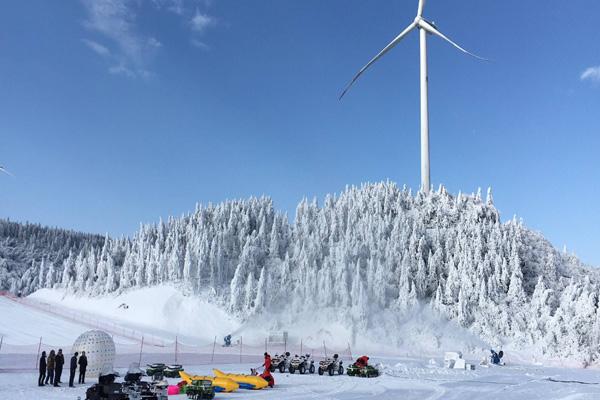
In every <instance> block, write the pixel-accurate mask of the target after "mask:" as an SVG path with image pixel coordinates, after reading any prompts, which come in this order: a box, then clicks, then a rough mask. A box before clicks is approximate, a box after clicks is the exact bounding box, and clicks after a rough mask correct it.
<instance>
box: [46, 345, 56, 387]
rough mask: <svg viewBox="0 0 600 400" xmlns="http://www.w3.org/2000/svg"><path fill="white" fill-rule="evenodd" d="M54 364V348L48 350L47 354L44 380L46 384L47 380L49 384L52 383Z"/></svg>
mask: <svg viewBox="0 0 600 400" xmlns="http://www.w3.org/2000/svg"><path fill="white" fill-rule="evenodd" d="M55 366H56V353H55V352H54V350H50V354H49V355H48V360H47V361H46V381H45V382H44V383H45V384H46V385H47V384H48V382H50V384H51V385H52V384H54V367H55Z"/></svg>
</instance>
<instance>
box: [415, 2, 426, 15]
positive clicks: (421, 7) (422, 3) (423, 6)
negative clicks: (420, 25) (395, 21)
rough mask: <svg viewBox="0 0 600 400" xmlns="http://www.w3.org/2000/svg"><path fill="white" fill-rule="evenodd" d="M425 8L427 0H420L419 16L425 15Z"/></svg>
mask: <svg viewBox="0 0 600 400" xmlns="http://www.w3.org/2000/svg"><path fill="white" fill-rule="evenodd" d="M423 8H425V0H419V9H418V10H417V17H420V16H422V15H423Z"/></svg>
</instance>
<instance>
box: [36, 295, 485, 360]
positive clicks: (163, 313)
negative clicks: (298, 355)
mask: <svg viewBox="0 0 600 400" xmlns="http://www.w3.org/2000/svg"><path fill="white" fill-rule="evenodd" d="M27 301H28V302H29V303H34V304H38V305H39V304H42V305H44V306H46V307H48V309H50V310H52V311H53V312H57V313H61V312H62V313H63V314H65V313H66V315H70V313H78V315H80V316H81V317H80V318H83V317H85V319H87V320H89V321H90V323H91V325H94V326H95V325H98V326H99V327H100V328H104V329H107V330H109V331H111V333H113V334H114V333H117V334H118V333H119V332H121V334H122V336H128V337H133V338H138V339H139V338H141V336H145V338H146V342H147V343H149V342H150V341H151V340H149V338H150V339H153V340H154V341H155V342H157V343H158V344H162V343H172V342H174V340H175V337H176V336H177V337H178V340H179V341H180V342H183V343H194V344H196V345H200V346H211V345H212V343H213V341H214V339H215V337H216V338H217V341H218V343H219V344H220V343H221V341H222V338H223V336H225V335H226V334H230V333H231V334H232V335H233V337H234V341H235V340H239V339H240V338H242V337H243V342H244V344H245V345H247V346H256V347H260V348H263V347H264V341H265V338H267V337H268V336H269V335H270V334H272V333H273V331H274V330H275V331H287V332H288V333H289V339H288V344H289V345H291V346H294V345H295V346H300V343H303V344H304V346H306V347H307V348H309V349H310V348H312V349H320V348H321V347H323V343H326V346H328V347H332V348H335V349H337V350H339V351H343V350H344V349H348V344H349V343H353V344H354V346H356V347H357V350H361V351H369V352H371V353H373V352H382V353H383V354H395V355H423V354H425V355H432V356H433V355H436V354H438V353H439V352H440V350H442V349H457V348H459V349H461V350H462V351H463V352H464V353H467V354H472V355H479V354H481V353H482V351H484V350H487V349H488V348H489V346H488V345H487V344H486V343H485V342H484V341H482V340H480V339H479V338H478V337H476V336H475V335H473V334H472V333H471V332H469V331H467V330H466V329H463V328H461V327H459V326H457V325H456V324H455V323H452V322H449V321H445V320H442V319H441V318H440V317H439V316H436V315H433V313H432V312H431V310H430V309H429V308H426V307H425V308H424V309H422V310H415V312H414V313H413V314H412V315H402V316H398V315H397V314H394V313H392V312H389V311H380V312H378V313H376V315H373V316H372V319H373V320H374V323H373V328H371V334H370V335H368V336H367V335H358V336H355V335H354V334H353V332H352V330H351V329H348V327H346V326H342V325H341V324H340V323H339V319H337V318H335V314H336V312H337V311H336V310H335V309H328V308H325V307H324V308H321V309H319V310H317V311H314V312H310V313H308V312H307V313H301V314H296V315H293V316H292V315H289V313H280V314H277V313H269V314H267V315H261V316H258V317H254V318H251V319H249V320H247V321H245V322H242V321H240V320H238V319H237V318H236V317H235V316H232V315H230V314H229V313H228V312H227V311H226V310H225V309H223V308H222V307H220V306H218V305H215V304H213V303H211V302H209V301H206V300H204V299H203V298H202V297H200V296H198V295H188V294H186V293H183V292H182V291H181V290H180V289H179V288H177V287H175V286H172V285H159V286H153V287H149V288H141V289H132V290H129V291H126V292H124V293H122V294H119V295H114V294H109V295H104V296H98V297H87V296H81V295H77V294H72V293H68V292H65V291H64V290H61V289H41V290H38V291H37V292H35V293H33V294H32V295H30V296H29V297H28V298H27ZM123 305H126V307H123ZM390 338H393V339H394V340H393V342H395V343H401V344H397V345H394V346H387V345H386V344H387V343H389V342H392V340H390Z"/></svg>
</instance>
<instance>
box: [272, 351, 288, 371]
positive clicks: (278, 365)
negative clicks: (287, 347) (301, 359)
mask: <svg viewBox="0 0 600 400" xmlns="http://www.w3.org/2000/svg"><path fill="white" fill-rule="evenodd" d="M290 361H291V358H290V352H289V351H286V352H285V354H282V355H279V354H275V356H274V357H273V358H271V368H270V370H271V372H275V370H278V371H279V372H281V373H284V372H285V370H286V369H289V367H290Z"/></svg>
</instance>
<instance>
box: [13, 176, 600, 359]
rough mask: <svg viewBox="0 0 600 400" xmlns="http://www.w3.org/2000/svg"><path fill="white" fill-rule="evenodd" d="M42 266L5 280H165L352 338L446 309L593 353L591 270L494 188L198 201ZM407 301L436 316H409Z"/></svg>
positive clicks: (559, 353)
mask: <svg viewBox="0 0 600 400" xmlns="http://www.w3.org/2000/svg"><path fill="white" fill-rule="evenodd" d="M45 268H46V265H45V264H41V265H39V264H35V265H34V266H33V267H32V268H31V269H29V270H28V271H27V273H26V274H25V275H26V276H24V278H23V279H22V280H21V281H20V282H16V283H15V282H13V287H14V289H22V290H31V289H32V287H33V286H35V285H33V284H32V277H35V276H39V277H40V279H38V286H39V287H62V288H65V289H66V290H68V291H71V292H75V293H85V294H88V295H92V296H94V295H100V294H106V293H109V294H110V293H121V292H124V293H126V291H127V290H130V289H131V288H142V287H152V286H155V285H159V284H163V283H167V282H169V283H176V284H177V285H181V286H183V287H184V288H185V289H186V290H189V291H190V292H191V293H194V294H197V295H199V298H203V299H209V300H210V301H211V302H212V303H214V304H218V305H219V306H220V307H222V308H223V309H226V310H227V311H228V312H229V313H231V314H233V315H235V316H237V317H238V318H240V319H241V320H244V321H254V320H257V321H264V324H263V325H262V326H261V328H262V329H280V328H281V325H289V324H294V323H296V326H299V329H301V326H302V325H303V321H307V320H308V321H310V320H311V319H314V318H315V317H314V313H315V310H319V311H318V313H319V316H318V317H317V318H316V319H321V320H326V321H327V326H330V327H334V329H335V332H338V333H335V332H334V333H332V335H338V334H339V332H341V333H342V334H344V335H347V336H349V337H350V338H351V340H352V342H354V343H356V342H360V340H362V339H361V338H364V337H367V338H368V340H369V341H376V342H383V343H386V344H389V345H390V346H403V345H408V344H409V343H410V341H419V340H415V339H414V338H415V337H416V338H418V337H419V330H421V331H422V332H425V333H426V334H425V335H423V339H422V340H421V341H426V343H425V344H424V346H425V347H429V346H430V345H431V343H428V342H427V341H430V340H432V341H434V342H435V341H436V340H438V341H442V342H443V341H444V338H446V337H447V335H446V332H452V329H454V328H448V329H445V330H440V329H441V326H440V325H439V323H441V322H440V321H445V320H450V321H452V323H451V324H449V326H452V327H457V326H460V327H462V328H466V329H468V330H469V331H470V332H472V333H473V334H475V335H477V336H478V337H480V338H481V339H482V340H483V341H485V342H488V343H490V344H491V345H493V346H498V345H502V344H510V345H511V346H513V348H530V347H531V346H533V349H534V350H533V351H534V352H535V353H537V354H541V355H545V356H555V357H569V358H572V359H576V360H579V361H580V362H583V363H590V362H596V361H598V357H599V352H598V349H599V345H598V341H599V340H600V313H599V312H598V307H597V304H598V293H599V281H600V280H599V278H598V272H597V271H594V270H591V269H589V268H586V267H585V266H583V265H581V264H580V263H579V261H578V260H577V259H576V258H575V257H572V256H570V255H566V254H562V253H559V252H557V251H556V250H555V249H554V248H553V247H552V246H551V245H550V244H549V243H548V242H547V241H546V240H545V239H544V238H543V237H542V236H541V235H540V234H538V233H535V232H532V231H530V230H528V229H527V228H525V227H524V226H523V224H522V223H521V222H520V221H517V220H516V219H513V220H511V221H508V222H506V223H502V222H501V221H500V216H499V213H498V211H497V210H496V208H495V207H494V205H493V200H492V197H491V194H490V193H488V197H487V199H486V200H483V199H482V197H481V194H480V193H478V194H476V195H471V196H465V195H462V194H459V195H458V196H452V195H451V194H449V193H448V192H446V190H445V189H444V188H443V187H440V189H439V190H438V191H436V192H432V193H430V194H424V193H422V192H419V193H417V194H416V195H413V194H412V193H411V192H410V191H409V190H406V189H405V188H404V189H400V188H398V187H397V186H396V185H394V184H392V183H379V184H369V185H363V186H362V187H360V188H357V187H351V188H347V189H346V190H345V191H344V192H343V193H341V194H340V195H339V196H327V197H326V198H325V201H324V204H323V205H322V206H319V205H318V204H317V202H316V201H313V202H308V201H306V200H304V201H302V202H301V203H300V204H299V205H298V208H297V212H296V220H295V222H294V223H293V224H290V223H289V222H288V220H287V218H286V217H285V216H284V215H282V214H280V213H277V212H276V211H275V210H274V208H273V205H272V202H271V200H270V199H268V198H260V199H256V198H252V199H249V200H247V201H228V202H224V203H221V204H218V205H214V206H213V205H210V206H208V207H202V206H198V207H197V209H196V211H195V212H193V213H192V214H190V215H187V216H185V217H182V218H179V219H175V218H172V219H169V220H168V221H167V222H166V223H165V222H162V221H161V222H160V223H159V224H156V225H145V226H142V227H141V229H140V231H139V232H138V233H137V234H136V235H135V236H134V237H133V238H131V239H129V238H125V239H119V240H112V239H107V240H106V241H105V242H104V244H103V245H102V246H89V247H86V248H84V249H82V250H81V251H80V252H79V253H77V254H75V253H73V254H72V255H70V256H69V257H67V258H66V259H65V260H64V262H63V263H62V265H61V266H60V268H58V269H57V270H56V271H55V273H53V274H49V273H48V271H47V270H46V269H45ZM49 276H51V277H50V278H48V277H49ZM42 277H43V279H42ZM415 310H426V311H425V315H432V316H433V317H432V318H433V320H435V321H438V322H435V323H434V324H433V325H429V328H428V327H427V326H428V324H427V323H423V324H416V326H417V328H415V324H413V323H412V322H411V323H408V324H405V322H406V321H414V320H415V319H414V318H413V317H414V316H415V315H416V314H415ZM271 315H275V316H278V317H277V318H272V317H270V316H271ZM265 316H268V317H265ZM292 316H293V317H292ZM295 319H297V321H296V322H295ZM417 321H418V320H417ZM419 326H422V328H421V327H419ZM403 329H405V330H403ZM415 329H416V330H415ZM427 330H429V332H427ZM590 333H591V334H590ZM436 337H439V339H436ZM431 338H433V339H431ZM469 342H471V341H469ZM433 344H435V343H433ZM463 350H465V349H463Z"/></svg>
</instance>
